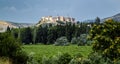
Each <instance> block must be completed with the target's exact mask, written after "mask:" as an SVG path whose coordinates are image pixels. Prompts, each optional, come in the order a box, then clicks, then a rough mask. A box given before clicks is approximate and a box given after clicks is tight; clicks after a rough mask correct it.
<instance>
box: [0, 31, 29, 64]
mask: <svg viewBox="0 0 120 64" xmlns="http://www.w3.org/2000/svg"><path fill="white" fill-rule="evenodd" d="M0 57H6V58H10V59H11V62H12V63H13V64H26V63H27V54H26V53H25V52H24V51H22V49H21V45H20V43H19V42H18V41H17V40H15V39H14V37H13V36H12V35H11V34H10V32H5V33H0Z"/></svg>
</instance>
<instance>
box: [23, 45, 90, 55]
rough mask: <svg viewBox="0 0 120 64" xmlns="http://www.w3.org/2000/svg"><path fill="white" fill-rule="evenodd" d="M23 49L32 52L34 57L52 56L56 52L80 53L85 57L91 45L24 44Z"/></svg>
mask: <svg viewBox="0 0 120 64" xmlns="http://www.w3.org/2000/svg"><path fill="white" fill-rule="evenodd" d="M23 50H24V51H26V52H27V53H28V54H30V53H33V54H34V57H43V56H47V57H50V56H53V55H57V54H58V53H69V54H70V55H72V56H73V55H75V54H77V53H81V54H82V55H83V56H84V57H87V56H88V54H89V53H90V52H91V50H92V49H91V46H77V45H70V46H54V45H24V46H23Z"/></svg>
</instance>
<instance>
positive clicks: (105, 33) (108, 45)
mask: <svg viewBox="0 0 120 64" xmlns="http://www.w3.org/2000/svg"><path fill="white" fill-rule="evenodd" d="M90 39H92V40H93V41H94V42H93V46H92V48H93V51H94V52H99V53H101V54H102V55H103V56H104V57H108V58H110V59H111V60H114V61H115V60H117V59H119V58H120V23H119V22H115V21H113V20H112V19H109V20H106V21H105V22H104V23H103V24H99V25H94V26H93V28H92V29H91V31H90Z"/></svg>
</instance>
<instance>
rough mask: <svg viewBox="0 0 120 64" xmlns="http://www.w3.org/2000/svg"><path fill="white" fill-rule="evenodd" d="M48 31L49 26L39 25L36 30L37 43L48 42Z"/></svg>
mask: <svg viewBox="0 0 120 64" xmlns="http://www.w3.org/2000/svg"><path fill="white" fill-rule="evenodd" d="M47 33H48V27H47V26H45V27H42V26H39V27H38V29H37V31H36V35H37V36H36V42H37V43H43V44H47V36H48V35H47Z"/></svg>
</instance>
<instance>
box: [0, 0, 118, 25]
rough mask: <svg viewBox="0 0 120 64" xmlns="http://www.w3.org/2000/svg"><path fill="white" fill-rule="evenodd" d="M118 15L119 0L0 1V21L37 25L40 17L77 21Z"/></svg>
mask: <svg viewBox="0 0 120 64" xmlns="http://www.w3.org/2000/svg"><path fill="white" fill-rule="evenodd" d="M117 13H120V0H0V20H7V21H12V22H19V23H37V22H38V21H39V20H40V18H41V17H42V16H49V15H51V16H57V15H59V16H70V17H74V18H76V20H77V21H83V20H87V19H95V18H96V17H97V16H98V17H100V18H105V17H109V16H113V15H115V14H117Z"/></svg>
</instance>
